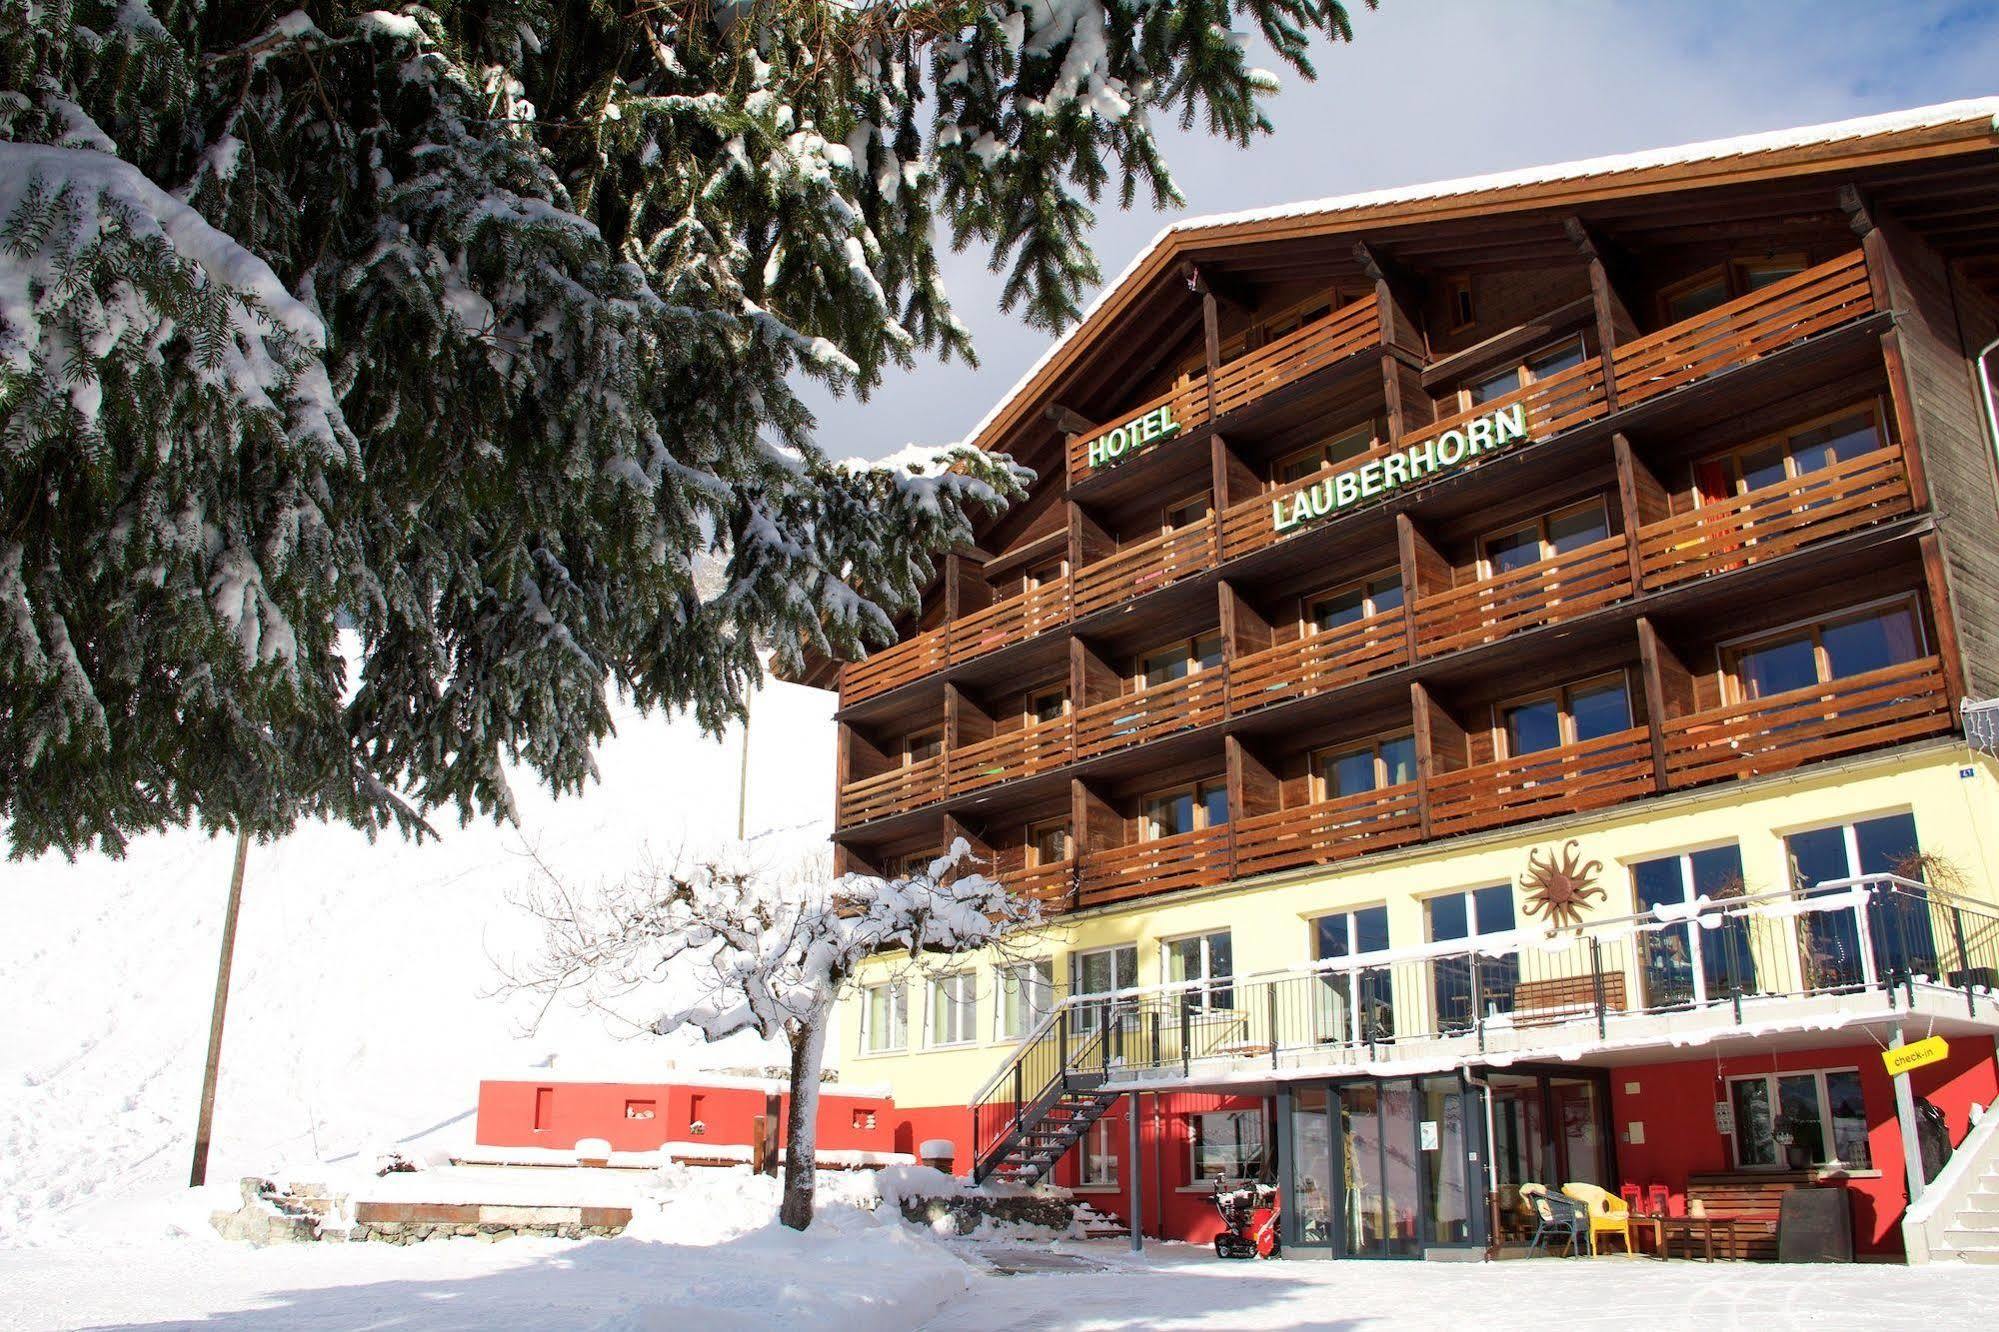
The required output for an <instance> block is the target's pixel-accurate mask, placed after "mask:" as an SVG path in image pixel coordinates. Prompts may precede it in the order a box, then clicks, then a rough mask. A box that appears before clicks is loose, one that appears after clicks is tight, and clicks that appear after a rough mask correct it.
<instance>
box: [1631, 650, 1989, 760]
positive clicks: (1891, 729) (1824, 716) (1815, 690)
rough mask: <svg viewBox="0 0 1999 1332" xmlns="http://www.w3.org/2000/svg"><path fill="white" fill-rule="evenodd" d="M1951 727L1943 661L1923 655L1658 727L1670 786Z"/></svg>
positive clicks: (1673, 720)
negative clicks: (1874, 669) (1663, 744)
mask: <svg viewBox="0 0 1999 1332" xmlns="http://www.w3.org/2000/svg"><path fill="white" fill-rule="evenodd" d="M1950 727H1951V703H1950V698H1949V696H1948V695H1947V694H1946V693H1945V690H1944V675H1943V662H1942V661H1941V660H1940V659H1938V658H1936V657H1921V658H1918V659H1917V660H1915V661H1911V662H1904V663H1902V664H1901V665H1898V666H1888V667H1884V668H1882V669H1881V670H1878V671H1868V672H1866V673H1865V674H1862V675H1854V676H1849V677H1847V678H1846V679H1843V680H1835V681H1832V682H1831V683H1829V684H1824V685H1813V686H1810V687H1808V688H1804V689H1794V690H1790V691H1787V692H1785V693H1782V694H1772V695H1770V696H1769V697H1768V698H1759V699H1752V700H1750V701H1749V702H1746V703H1735V704H1731V705H1729V706H1727V707H1721V708H1708V709H1705V710H1704V711H1701V712H1696V713H1691V714H1689V715H1687V716H1685V717H1674V718H1670V719H1669V720H1667V722H1666V723H1665V725H1664V726H1663V727H1662V728H1661V729H1662V731H1663V733H1664V737H1665V745H1666V772H1667V776H1668V778H1669V780H1670V781H1671V782H1672V784H1673V785H1674V786H1693V785H1697V784H1699V783H1701V782H1710V781H1720V780H1724V779H1740V778H1745V777H1754V776H1758V775H1760V774H1763V773H1769V772H1784V771H1786V770H1788V769H1791V768H1796V767H1799V766H1800V765H1802V764H1805V763H1809V762H1812V761H1813V760H1815V759H1821V758H1831V757H1834V756H1836V755H1839V754H1849V753H1853V752H1855V751H1856V750H1861V749H1875V748H1879V747H1880V746H1883V745H1889V744H1896V743H1899V742H1900V741H1903V740H1912V739H1916V738H1918V737H1921V736H1926V735H1936V734H1939V733H1941V732H1944V731H1948V730H1949V729H1950Z"/></svg>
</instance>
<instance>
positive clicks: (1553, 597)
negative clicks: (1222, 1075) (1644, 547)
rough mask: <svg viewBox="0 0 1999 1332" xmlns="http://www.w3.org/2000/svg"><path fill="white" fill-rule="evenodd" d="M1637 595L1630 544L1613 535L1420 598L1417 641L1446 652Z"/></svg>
mask: <svg viewBox="0 0 1999 1332" xmlns="http://www.w3.org/2000/svg"><path fill="white" fill-rule="evenodd" d="M1630 595H1631V561H1630V552H1629V549H1628V548H1627V546H1626V544H1625V540H1624V538H1623V537H1622V536H1610V537H1606V538H1604V539H1603V540H1602V541H1593V542H1591V543H1590V544H1589V545H1587V546H1582V547H1579V548H1577V549H1575V550H1572V551H1569V552H1567V553H1566V554H1562V555H1556V556H1553V557H1552V558H1549V559H1545V560H1538V561H1536V562H1535V563H1533V564H1529V565H1526V566H1525V567H1523V568H1519V569H1515V570H1513V571H1511V572H1510V573H1504V574H1501V575H1499V576H1498V577H1496V578H1481V579H1479V580H1478V581H1477V582H1475V583H1467V584H1465V585H1464V586H1463V587H1456V588H1452V589H1451V590H1450V591H1448V592H1439V593H1435V594H1433V595H1430V596H1426V597H1419V598H1417V601H1416V641H1417V646H1418V647H1419V648H1420V649H1421V650H1422V651H1423V652H1425V653H1441V652H1451V651H1454V650H1456V649H1458V648H1465V647H1471V646H1473V645H1475V644H1478V643H1491V642H1494V641H1496V640H1498V639H1501V638H1504V637H1506V636H1507V635H1508V634H1514V633H1518V632H1520V631H1521V630H1523V629H1532V628H1535V627H1537V626H1539V625H1544V624H1559V623H1561V622H1562V621H1564V620H1573V619H1575V618H1577V617H1578V616H1582V615H1587V614H1588V613H1589V612H1591V611H1593V610H1597V609H1599V608H1601V607H1604V606H1608V605H1611V604H1613V603H1615V602H1619V601H1623V600H1624V599H1625V598H1627V597H1629V596H1630Z"/></svg>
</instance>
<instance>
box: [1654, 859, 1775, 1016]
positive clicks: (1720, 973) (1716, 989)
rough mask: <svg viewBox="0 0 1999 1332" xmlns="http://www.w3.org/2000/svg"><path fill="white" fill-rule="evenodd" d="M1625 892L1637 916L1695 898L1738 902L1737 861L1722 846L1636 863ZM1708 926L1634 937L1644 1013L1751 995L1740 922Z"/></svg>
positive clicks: (1749, 957) (1674, 927)
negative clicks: (1642, 978) (1631, 898)
mask: <svg viewBox="0 0 1999 1332" xmlns="http://www.w3.org/2000/svg"><path fill="white" fill-rule="evenodd" d="M1631 890H1632V894H1633V895H1634V896H1635V897H1636V898H1637V899H1638V906H1639V908H1640V909H1641V910H1644V911H1651V910H1653V909H1655V908H1657V907H1662V906H1663V907H1678V906H1683V905H1685V904H1687V903H1689V902H1697V901H1699V900H1700V899H1701V898H1703V897H1705V898H1707V899H1708V900H1709V901H1710V902H1722V901H1726V900H1727V899H1729V898H1734V897H1741V896H1742V894H1743V884H1742V853H1741V851H1740V850H1739V849H1738V848H1737V847H1736V846H1735V845H1734V844H1733V843H1730V844H1729V845H1727V846H1716V847H1710V848H1708V849H1706V850H1703V851H1687V852H1683V853H1682V854H1680V855H1676V856H1660V857H1658V858H1656V859H1653V860H1640V861H1637V862H1635V863H1634V864H1633V865H1632V866H1631ZM1709 919H1710V920H1714V919H1718V920H1719V924H1717V925H1715V927H1714V928H1712V929H1710V928H1707V927H1706V926H1705V925H1689V924H1687V923H1686V922H1679V923H1675V924H1671V925H1662V926H1660V927H1659V928H1657V929H1655V930H1652V931H1648V932H1646V933H1642V934H1640V935H1639V936H1638V943H1639V954H1640V959H1641V961H1640V965H1641V966H1642V967H1643V970H1644V976H1645V1003H1646V1005H1647V1006H1648V1007H1650V1008H1677V1007H1683V1006H1686V1005H1689V1004H1696V1005H1697V1004H1705V1003H1710V1002H1714V1001H1718V1000H1720V999H1723V998H1725V997H1727V996H1729V995H1731V994H1754V993H1756V992H1757V986H1756V956H1755V953H1754V951H1753V950H1752V949H1751V947H1750V943H1749V925H1748V922H1747V921H1744V920H1742V919H1740V918H1734V919H1730V918H1725V917H1714V916H1713V915H1712V914H1710V917H1709Z"/></svg>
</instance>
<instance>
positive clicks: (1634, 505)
mask: <svg viewBox="0 0 1999 1332" xmlns="http://www.w3.org/2000/svg"><path fill="white" fill-rule="evenodd" d="M1610 447H1611V452H1612V453H1613V454H1614V455H1615V456H1616V459H1617V499H1618V505H1619V507H1620V508H1621V509H1622V511H1623V514H1624V545H1625V550H1626V552H1627V553H1628V556H1629V558H1630V561H1631V595H1632V596H1634V597H1635V596H1640V595H1642V594H1643V593H1644V591H1645V555H1644V552H1643V550H1642V549H1641V548H1640V545H1639V536H1638V534H1639V530H1640V529H1641V528H1643V527H1644V526H1645V523H1646V522H1647V521H1648V520H1647V517H1646V513H1645V508H1646V506H1645V504H1644V502H1643V501H1642V500H1641V498H1640V492H1639V474H1640V473H1641V472H1643V473H1644V480H1645V481H1646V482H1649V483H1650V487H1649V488H1650V489H1651V490H1653V491H1655V492H1657V491H1659V490H1660V487H1659V482H1658V481H1657V480H1656V479H1655V478H1654V477H1653V476H1652V473H1651V471H1650V470H1649V469H1647V468H1646V467H1645V464H1643V463H1641V462H1639V461H1638V456H1637V455H1636V454H1635V453H1633V452H1632V449H1631V441H1630V440H1629V439H1627V438H1625V436H1624V432H1622V431H1619V432H1617V433H1616V434H1613V435H1612V436H1611V437H1610Z"/></svg>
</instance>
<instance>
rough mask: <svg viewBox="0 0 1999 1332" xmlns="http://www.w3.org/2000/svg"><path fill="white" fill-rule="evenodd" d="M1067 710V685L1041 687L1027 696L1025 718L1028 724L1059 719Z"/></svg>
mask: <svg viewBox="0 0 1999 1332" xmlns="http://www.w3.org/2000/svg"><path fill="white" fill-rule="evenodd" d="M1068 712H1069V687H1068V686H1067V685H1063V686H1060V687H1059V688H1055V689H1043V690H1041V691H1039V692H1038V693H1032V694H1029V695H1028V696H1027V720H1028V723H1029V724H1030V725H1035V726H1038V725H1040V724H1041V723H1042V722H1052V721H1060V720H1062V718H1063V717H1064V716H1066V715H1067V714H1068Z"/></svg>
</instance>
